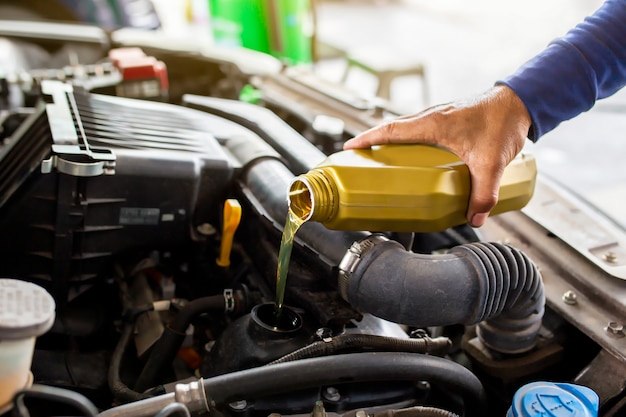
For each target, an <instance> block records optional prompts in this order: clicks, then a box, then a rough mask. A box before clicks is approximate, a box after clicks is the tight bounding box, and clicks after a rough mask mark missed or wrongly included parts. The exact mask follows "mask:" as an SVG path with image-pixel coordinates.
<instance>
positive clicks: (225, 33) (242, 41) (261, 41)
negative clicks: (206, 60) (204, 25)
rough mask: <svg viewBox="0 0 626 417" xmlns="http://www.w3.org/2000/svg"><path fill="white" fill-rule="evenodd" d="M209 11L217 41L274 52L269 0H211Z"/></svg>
mask: <svg viewBox="0 0 626 417" xmlns="http://www.w3.org/2000/svg"><path fill="white" fill-rule="evenodd" d="M209 12H210V15H211V28H212V32H213V38H214V40H215V44H216V45H218V46H226V47H237V46H243V47H244V48H249V49H254V50H255V51H260V52H265V53H270V43H269V34H268V30H267V22H268V16H267V13H266V7H265V0H209Z"/></svg>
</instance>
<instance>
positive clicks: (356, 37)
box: [153, 0, 626, 226]
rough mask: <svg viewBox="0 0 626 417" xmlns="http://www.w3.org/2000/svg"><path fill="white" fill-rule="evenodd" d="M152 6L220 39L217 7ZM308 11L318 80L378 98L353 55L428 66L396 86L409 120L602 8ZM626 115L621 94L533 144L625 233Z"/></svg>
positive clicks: (165, 23)
mask: <svg viewBox="0 0 626 417" xmlns="http://www.w3.org/2000/svg"><path fill="white" fill-rule="evenodd" d="M153 1H154V5H155V7H156V9H157V11H158V12H159V16H160V18H161V23H162V28H163V30H164V31H168V32H170V33H173V34H175V35H178V36H186V35H185V34H192V35H193V36H197V35H198V33H201V34H211V33H212V29H211V24H214V22H212V18H211V10H210V3H209V2H207V1H204V0H153ZM214 3H220V1H219V0H218V1H217V2H214ZM226 3H229V2H228V1H223V0H222V1H221V4H222V5H223V4H226ZM293 3H294V4H295V3H299V2H298V1H294V2H293ZM300 3H304V5H303V6H302V7H303V8H306V7H310V13H311V16H310V19H311V21H312V22H313V25H314V26H313V27H312V28H311V30H313V31H314V42H315V45H316V46H317V49H318V52H319V54H318V56H314V57H313V61H314V63H305V64H300V65H308V66H309V67H310V68H311V71H314V72H315V73H316V74H317V75H318V76H320V77H323V78H325V79H328V80H330V81H332V82H336V83H341V84H344V85H345V86H347V87H348V88H350V89H352V90H354V91H357V92H359V93H360V94H362V95H364V96H368V97H371V96H374V95H375V94H376V93H377V77H376V76H374V75H373V74H372V73H371V72H368V71H362V70H360V68H358V67H357V68H354V69H353V70H351V71H349V73H348V74H347V77H346V79H345V80H343V77H344V75H345V73H346V66H347V59H346V56H348V57H350V56H352V55H354V56H357V57H361V58H363V56H364V55H365V58H363V59H367V60H368V61H371V62H369V63H372V62H373V65H379V66H382V67H384V66H385V65H387V66H388V67H389V68H394V67H396V68H406V67H407V66H408V67H416V66H420V65H422V66H423V70H424V75H423V76H411V75H409V76H402V77H397V78H394V80H393V82H392V83H391V91H390V94H389V99H390V101H391V103H392V105H393V106H394V108H396V109H398V111H399V112H400V113H411V112H414V111H418V110H420V109H422V108H424V107H427V106H429V105H433V104H438V103H442V102H447V101H451V100H455V99H459V98H463V97H466V96H470V95H472V94H476V93H480V92H482V91H484V90H485V89H487V88H489V87H490V86H491V85H492V84H493V83H494V81H496V80H498V79H500V78H502V77H505V76H506V75H507V74H510V73H511V72H513V71H515V70H516V69H517V68H518V67H519V66H520V65H521V64H523V63H524V62H525V61H526V60H527V59H529V58H530V57H532V56H533V55H534V54H536V53H538V52H539V51H541V50H542V49H543V48H544V47H545V46H546V45H547V44H548V43H549V42H550V41H551V40H552V39H554V38H556V37H558V36H562V35H564V34H565V33H566V32H567V31H568V30H569V29H570V28H572V27H573V26H574V25H576V24H577V23H578V22H580V21H581V20H583V19H584V18H585V17H586V16H587V15H589V14H591V13H593V12H594V11H595V10H596V9H597V8H598V7H599V6H600V5H601V3H602V1H601V0H552V1H542V0H527V1H524V2H519V1H501V0H473V1H466V0H438V1H428V0H315V1H313V2H309V1H306V2H302V1H301V2H300ZM190 9H191V10H192V12H191V13H190V12H189V10H190ZM183 10H186V11H187V12H186V14H185V13H182V12H181V11H183ZM207 41H208V42H215V41H216V39H209V40H207ZM314 55H315V54H314ZM424 89H427V94H424ZM625 112H626V92H624V91H622V92H620V93H618V94H616V95H615V96H613V97H611V98H609V99H606V100H603V101H601V102H599V103H598V104H597V105H596V106H595V108H594V109H592V110H591V111H590V112H588V113H586V114H583V115H581V116H579V117H577V118H576V119H574V120H571V121H568V122H565V123H563V124H562V125H561V126H559V127H558V128H557V129H556V130H554V131H552V132H550V133H548V134H547V135H546V136H544V137H543V138H542V139H541V140H540V141H539V142H538V144H537V145H530V150H531V151H532V152H533V153H534V154H535V155H536V157H537V158H538V162H539V168H540V171H541V172H543V173H544V174H547V175H549V176H551V177H553V178H556V179H557V180H558V181H559V182H562V183H563V184H565V185H566V186H567V187H568V188H571V189H572V190H574V191H575V192H576V193H578V194H580V195H581V196H582V197H584V198H585V199H587V200H588V201H590V202H591V203H592V204H594V205H597V206H598V207H601V208H602V209H603V210H604V211H605V212H607V213H609V214H610V215H611V216H612V217H613V218H614V219H616V220H617V221H618V222H619V223H620V224H621V225H622V226H624V225H626V212H625V210H624V209H623V202H624V201H626V168H624V165H623V162H622V159H623V155H626V140H624V137H623V136H624V133H623V132H625V131H626V117H625V116H624V113H625Z"/></svg>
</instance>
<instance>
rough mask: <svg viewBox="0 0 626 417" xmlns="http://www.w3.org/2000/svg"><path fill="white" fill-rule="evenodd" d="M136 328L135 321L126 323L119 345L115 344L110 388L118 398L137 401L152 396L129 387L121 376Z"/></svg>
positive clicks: (110, 370)
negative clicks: (123, 361)
mask: <svg viewBox="0 0 626 417" xmlns="http://www.w3.org/2000/svg"><path fill="white" fill-rule="evenodd" d="M134 329H135V325H134V321H133V322H131V323H125V324H124V327H123V329H122V334H121V336H120V339H119V340H118V342H117V345H116V346H115V350H114V351H113V355H111V363H110V364H109V374H108V382H109V388H110V390H111V393H113V396H114V397H115V398H116V399H118V400H120V401H124V402H128V401H137V400H141V399H144V398H149V397H150V396H149V395H145V394H142V393H140V392H136V391H133V390H132V389H130V388H128V386H127V385H126V384H124V382H122V379H121V377H120V366H121V365H122V358H123V357H124V352H125V351H126V348H127V347H128V344H129V342H130V339H131V336H132V335H133V331H134Z"/></svg>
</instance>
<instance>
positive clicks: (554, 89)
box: [498, 0, 626, 141]
mask: <svg viewBox="0 0 626 417" xmlns="http://www.w3.org/2000/svg"><path fill="white" fill-rule="evenodd" d="M498 84H505V85H507V86H509V87H510V88H511V89H512V90H513V91H515V93H516V94H517V95H518V96H519V97H520V98H521V99H522V101H523V102H524V104H525V105H526V108H527V109H528V112H529V113H530V117H531V118H532V127H531V129H530V132H529V137H530V139H532V140H533V141H536V140H537V139H539V138H540V137H541V136H542V135H544V134H545V133H547V132H549V131H550V130H552V129H554V128H555V127H556V126H557V125H558V124H559V123H561V122H562V121H564V120H568V119H571V118H573V117H575V116H577V115H578V114H580V113H582V112H585V111H587V110H589V109H591V107H593V105H594V103H595V102H596V100H598V99H601V98H605V97H608V96H610V95H612V94H613V93H615V92H616V91H617V90H619V89H620V88H622V87H623V86H624V85H626V0H606V1H605V2H604V3H603V5H602V6H601V7H600V8H599V9H598V10H597V11H596V12H595V13H594V14H593V15H592V16H589V17H587V18H586V19H585V20H584V21H583V22H582V23H580V24H579V25H578V26H576V27H575V28H574V29H572V30H571V31H569V32H568V33H567V34H566V35H565V36H564V37H562V38H559V39H556V40H554V41H553V42H551V43H550V45H548V47H547V48H546V49H545V50H544V51H543V52H541V53H540V54H539V55H537V56H535V57H534V58H532V59H531V60H530V61H528V62H527V63H526V64H524V65H523V66H522V67H521V68H520V69H518V70H517V72H515V73H514V74H513V75H511V76H509V77H507V78H506V79H504V80H502V81H499V82H498Z"/></svg>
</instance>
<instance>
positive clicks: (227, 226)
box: [216, 198, 241, 267]
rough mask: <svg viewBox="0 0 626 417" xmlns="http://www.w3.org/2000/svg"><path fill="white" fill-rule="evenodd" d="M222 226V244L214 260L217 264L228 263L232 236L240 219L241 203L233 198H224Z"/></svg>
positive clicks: (225, 264) (224, 265)
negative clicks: (218, 255)
mask: <svg viewBox="0 0 626 417" xmlns="http://www.w3.org/2000/svg"><path fill="white" fill-rule="evenodd" d="M223 221H224V226H223V227H222V244H221V246H220V257H219V258H217V260H216V262H217V264H218V265H219V266H223V267H227V266H229V265H230V252H231V250H232V248H233V237H234V236H235V232H236V231H237V227H239V222H240V221H241V205H240V204H239V201H237V200H235V199H234V198H230V199H228V200H226V202H225V203H224V220H223Z"/></svg>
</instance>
